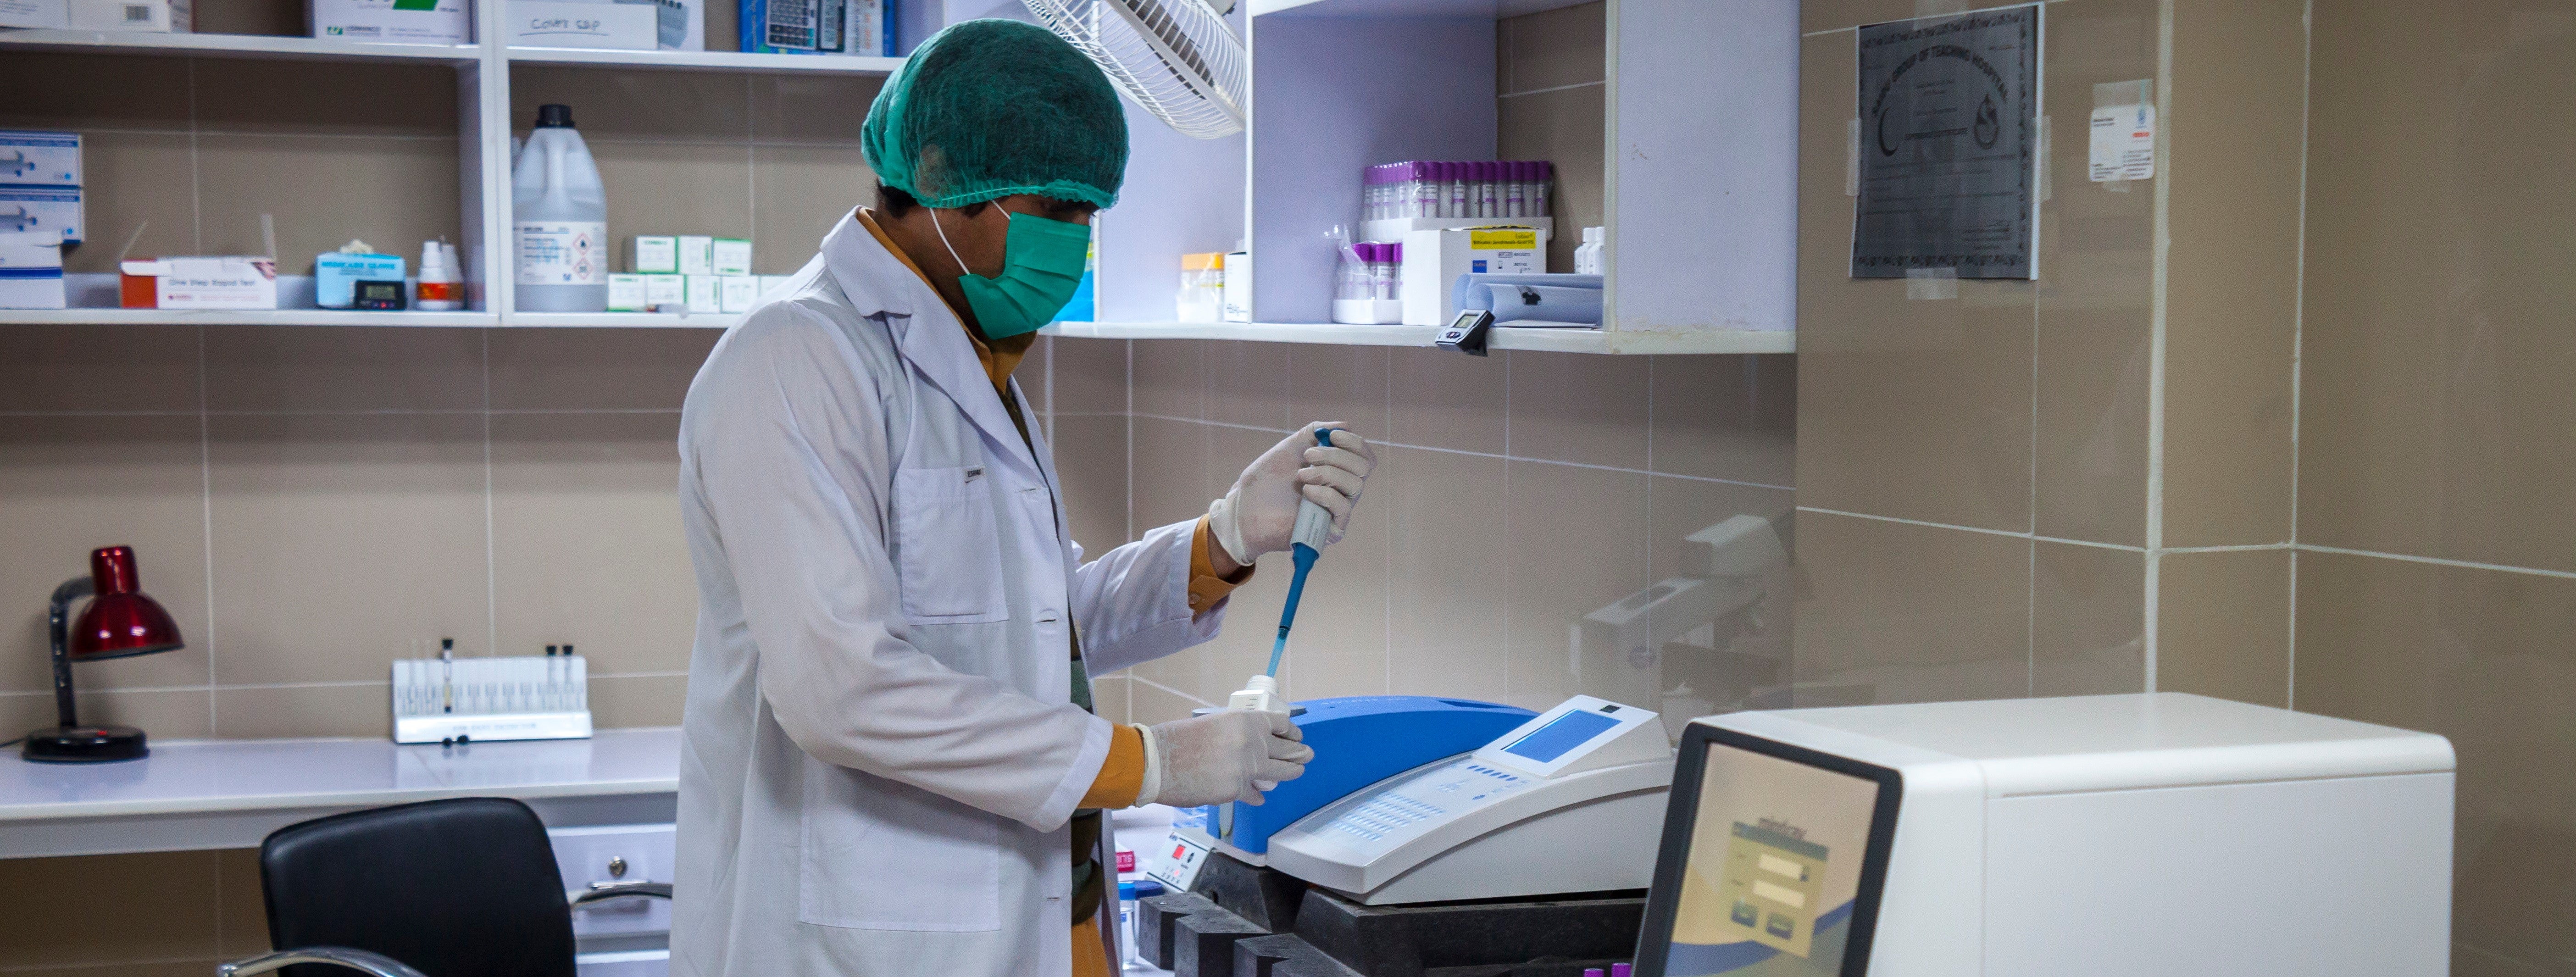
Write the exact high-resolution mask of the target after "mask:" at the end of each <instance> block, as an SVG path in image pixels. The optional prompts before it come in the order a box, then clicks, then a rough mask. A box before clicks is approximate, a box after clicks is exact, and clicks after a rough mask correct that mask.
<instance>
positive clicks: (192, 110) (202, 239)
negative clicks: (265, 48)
mask: <svg viewBox="0 0 2576 977" xmlns="http://www.w3.org/2000/svg"><path fill="white" fill-rule="evenodd" d="M187 64H188V82H187V84H188V244H189V247H190V249H191V250H192V251H193V252H194V253H196V254H204V253H206V203H205V197H206V194H205V182H206V180H205V175H204V174H203V173H202V172H200V171H201V170H202V169H203V162H202V161H201V160H200V159H199V158H198V153H197V59H195V58H189V59H187ZM118 257H119V258H120V259H122V257H123V256H122V255H120V256H118ZM270 257H275V255H271V256H270ZM198 393H199V396H200V397H202V396H203V395H204V390H203V388H200V389H199V391H198Z"/></svg>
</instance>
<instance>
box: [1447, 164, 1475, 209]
mask: <svg viewBox="0 0 2576 977" xmlns="http://www.w3.org/2000/svg"><path fill="white" fill-rule="evenodd" d="M1440 166H1441V168H1442V170H1443V171H1444V173H1443V179H1446V180H1447V181H1448V183H1449V205H1448V207H1447V208H1446V209H1445V210H1443V211H1442V212H1441V214H1440V216H1442V217H1474V216H1476V205H1475V204H1473V203H1470V202H1468V199H1467V164H1465V163H1442V164H1440Z"/></svg>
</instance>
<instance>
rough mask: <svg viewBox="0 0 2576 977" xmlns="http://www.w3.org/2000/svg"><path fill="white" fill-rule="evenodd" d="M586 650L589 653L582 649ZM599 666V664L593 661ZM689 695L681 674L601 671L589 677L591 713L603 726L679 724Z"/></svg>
mask: <svg viewBox="0 0 2576 977" xmlns="http://www.w3.org/2000/svg"><path fill="white" fill-rule="evenodd" d="M582 653H583V654H585V655H587V654H589V653H590V652H589V650H588V649H586V648H585V649H583V652H582ZM592 667H593V668H597V667H598V666H597V665H595V664H594V665H593V666H592ZM688 697H689V680H688V677H687V676H682V675H598V674H593V675H592V676H591V678H590V714H591V722H592V724H593V725H596V726H598V727H599V728H601V729H620V728H628V727H636V726H677V725H679V724H680V707H681V705H682V703H684V702H686V701H687V700H688Z"/></svg>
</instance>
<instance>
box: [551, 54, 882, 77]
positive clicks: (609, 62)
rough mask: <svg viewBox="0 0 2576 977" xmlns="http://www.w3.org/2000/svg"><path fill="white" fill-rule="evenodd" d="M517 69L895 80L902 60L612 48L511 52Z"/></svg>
mask: <svg viewBox="0 0 2576 977" xmlns="http://www.w3.org/2000/svg"><path fill="white" fill-rule="evenodd" d="M508 51H509V59H510V63H512V64H560V65H576V66H579V65H588V66H596V67H606V68H653V69H660V70H665V71H750V72H776V73H780V74H821V75H877V76H882V75H890V74H893V73H894V71H895V69H897V68H901V67H903V59H902V58H867V57H859V56H856V55H834V54H744V53H742V52H740V51H629V50H620V49H613V48H569V47H512V48H509V49H508Z"/></svg>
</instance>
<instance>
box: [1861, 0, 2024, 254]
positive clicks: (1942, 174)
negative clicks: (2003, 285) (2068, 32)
mask: <svg viewBox="0 0 2576 977" xmlns="http://www.w3.org/2000/svg"><path fill="white" fill-rule="evenodd" d="M2041 6H2042V5H2041V4H2036V3H2034V4H2029V5H2027V6H2019V7H2002V8H1997V9H1994V10H1982V11H1978V12H1975V13H1968V14H1957V15H1952V16H1946V17H1919V18H1916V19H1914V20H1900V21H1893V22H1890V23H1885V24H1871V25H1867V26H1864V27H1862V28H1861V29H1860V31H1859V37H1858V39H1857V43H1858V44H1859V63H1860V88H1859V93H1860V105H1859V116H1858V118H1859V126H1858V131H1857V132H1856V133H1855V135H1856V136H1857V140H1856V142H1857V143H1858V145H1856V146H1854V147H1853V150H1854V152H1855V154H1856V155H1857V157H1858V158H1857V159H1856V160H1855V161H1854V167H1855V174H1854V175H1855V177H1856V184H1857V185H1856V186H1855V187H1854V189H1855V191H1856V196H1857V198H1858V199H1857V200H1856V201H1855V202H1854V204H1853V208H1852V267H1851V274H1852V277H1854V278H1906V277H1927V276H1929V277H1950V276H1953V275H1955V276H1957V277H1959V278H2032V277H2036V271H2035V265H2034V264H2033V261H2032V258H2033V256H2034V254H2035V253H2036V247H2035V245H2036V239H2037V227H2038V220H2037V215H2036V213H2035V208H2036V207H2037V205H2038V200H2039V194H2038V168H2037V160H2038V156H2039V143H2038V125H2039V121H2038V120H2039V115H2040V105H2039V101H2040V58H2039V49H2040V39H2041V33H2040V9H2041Z"/></svg>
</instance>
